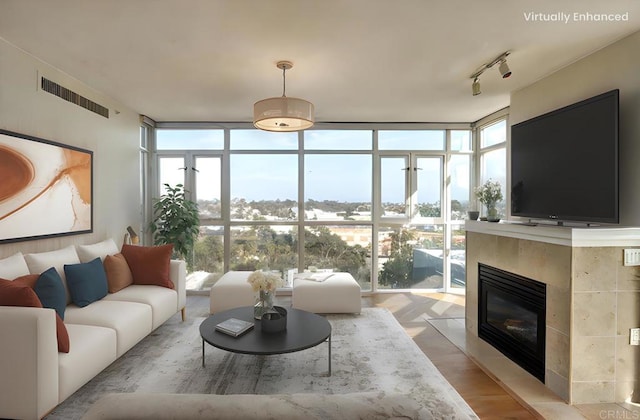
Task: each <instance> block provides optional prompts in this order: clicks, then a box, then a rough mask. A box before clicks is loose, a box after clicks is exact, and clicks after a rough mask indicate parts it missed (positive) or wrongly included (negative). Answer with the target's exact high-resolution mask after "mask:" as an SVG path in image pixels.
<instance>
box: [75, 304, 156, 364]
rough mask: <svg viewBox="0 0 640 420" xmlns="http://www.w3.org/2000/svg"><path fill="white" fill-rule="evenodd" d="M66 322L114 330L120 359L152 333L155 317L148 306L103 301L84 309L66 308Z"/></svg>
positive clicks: (76, 307)
mask: <svg viewBox="0 0 640 420" xmlns="http://www.w3.org/2000/svg"><path fill="white" fill-rule="evenodd" d="M65 320H66V322H67V323H68V324H81V325H95V326H98V327H105V328H111V329H113V330H115V331H116V337H117V349H116V350H117V357H120V356H122V355H123V354H124V353H125V352H126V351H127V350H129V349H130V348H131V347H133V346H134V345H135V344H137V343H138V342H139V341H140V340H142V339H143V338H144V337H146V336H147V335H148V334H149V333H150V332H151V325H152V314H151V306H149V305H145V304H142V303H136V302H118V301H109V300H106V299H101V300H99V301H97V302H94V303H92V304H91V305H88V306H85V307H84V308H80V307H78V306H76V305H69V306H67V311H66V315H65Z"/></svg>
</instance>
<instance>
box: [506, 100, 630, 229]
mask: <svg viewBox="0 0 640 420" xmlns="http://www.w3.org/2000/svg"><path fill="white" fill-rule="evenodd" d="M618 103H619V91H618V90H617V89H616V90H612V91H609V92H605V93H603V94H600V95H597V96H594V97H592V98H589V99H585V100H583V101H580V102H577V103H575V104H572V105H569V106H566V107H563V108H560V109H557V110H555V111H551V112H548V113H546V114H543V115H540V116H538V117H535V118H532V119H530V120H527V121H523V122H521V123H518V124H515V125H513V126H512V127H511V214H512V215H513V216H520V217H528V218H529V219H531V220H555V221H558V222H563V221H576V222H586V223H606V224H616V223H619V203H618V149H619V141H618V110H619V109H618V108H619V104H618Z"/></svg>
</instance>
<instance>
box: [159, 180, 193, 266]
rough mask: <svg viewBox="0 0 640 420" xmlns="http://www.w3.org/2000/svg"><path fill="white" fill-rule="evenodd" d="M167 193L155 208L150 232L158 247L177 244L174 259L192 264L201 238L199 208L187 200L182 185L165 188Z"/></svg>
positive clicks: (174, 248) (166, 186)
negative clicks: (197, 243)
mask: <svg viewBox="0 0 640 420" xmlns="http://www.w3.org/2000/svg"><path fill="white" fill-rule="evenodd" d="M164 186H165V188H166V193H165V194H163V195H161V196H160V198H159V199H157V200H155V202H154V204H153V221H152V222H151V223H150V225H149V228H150V230H151V233H152V235H153V243H154V244H155V245H165V244H173V252H174V256H175V257H177V258H182V259H184V260H185V261H187V262H189V261H191V258H190V257H191V251H192V250H193V246H194V244H195V241H196V239H197V237H198V233H199V229H198V227H199V224H200V218H199V215H198V205H197V204H196V203H194V202H193V201H191V200H188V199H187V198H186V195H185V194H186V192H187V191H185V190H184V186H183V185H182V184H177V185H176V186H175V187H171V186H170V185H169V184H164Z"/></svg>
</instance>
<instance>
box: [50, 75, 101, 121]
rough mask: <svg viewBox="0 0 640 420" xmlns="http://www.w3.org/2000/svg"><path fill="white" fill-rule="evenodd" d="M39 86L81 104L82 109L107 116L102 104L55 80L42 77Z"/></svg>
mask: <svg viewBox="0 0 640 420" xmlns="http://www.w3.org/2000/svg"><path fill="white" fill-rule="evenodd" d="M40 87H41V89H42V90H44V91H45V92H49V93H51V94H52V95H56V96H57V97H59V98H62V99H64V100H65V101H67V102H71V103H72V104H76V105H78V106H81V107H83V108H84V109H88V110H89V111H91V112H94V113H96V114H98V115H101V116H103V117H105V118H109V109H108V108H105V107H103V106H102V105H100V104H97V103H95V102H93V101H92V100H91V99H87V98H85V97H84V96H82V95H79V94H77V93H75V92H73V91H71V90H69V89H67V88H66V87H64V86H60V85H59V84H57V83H56V82H52V81H51V80H49V79H45V78H44V77H43V78H42V79H41V83H40Z"/></svg>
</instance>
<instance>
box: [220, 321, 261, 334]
mask: <svg viewBox="0 0 640 420" xmlns="http://www.w3.org/2000/svg"><path fill="white" fill-rule="evenodd" d="M251 328H253V322H248V321H243V320H242V319H237V318H229V319H227V320H225V321H222V322H221V323H219V324H218V325H216V330H217V331H220V332H221V333H225V334H229V335H232V336H234V337H237V336H239V335H241V334H244V333H246V332H247V331H249V330H250V329H251Z"/></svg>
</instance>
